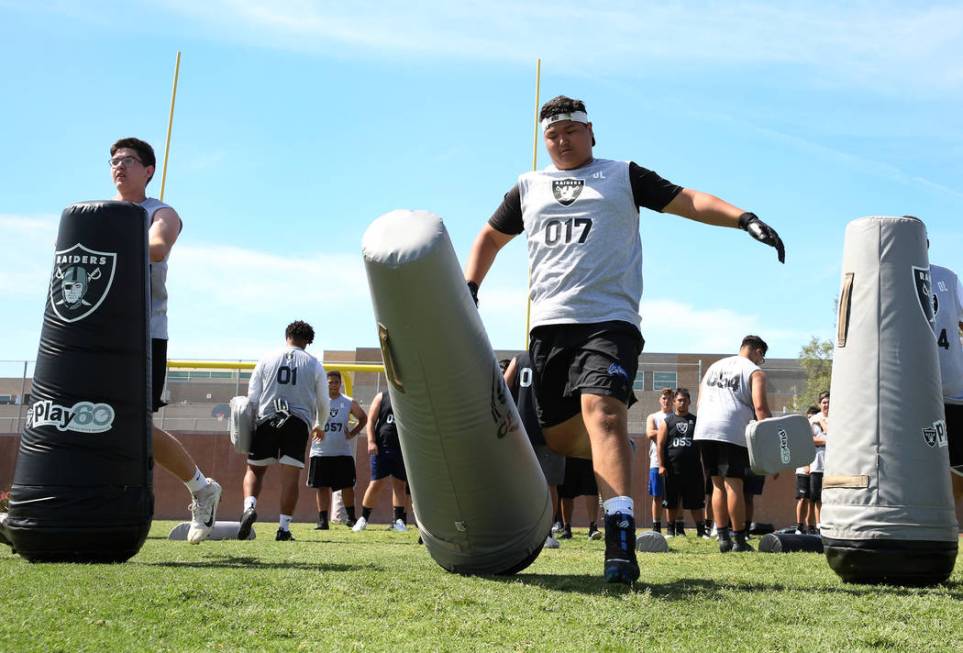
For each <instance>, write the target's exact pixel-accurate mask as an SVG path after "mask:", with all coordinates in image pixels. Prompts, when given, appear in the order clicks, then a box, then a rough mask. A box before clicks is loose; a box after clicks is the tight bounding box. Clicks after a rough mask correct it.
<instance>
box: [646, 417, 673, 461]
mask: <svg viewBox="0 0 963 653" xmlns="http://www.w3.org/2000/svg"><path fill="white" fill-rule="evenodd" d="M671 414H672V413H663V412H662V411H661V410H657V411H655V412H654V413H652V414H651V415H649V417H651V418H652V419H653V421H655V426H656V428H661V427H662V424H663V423H665V418H666V417H668V416H669V415H671ZM646 421H648V418H646ZM658 467H659V445H658V444H656V442H655V440H649V469H658Z"/></svg>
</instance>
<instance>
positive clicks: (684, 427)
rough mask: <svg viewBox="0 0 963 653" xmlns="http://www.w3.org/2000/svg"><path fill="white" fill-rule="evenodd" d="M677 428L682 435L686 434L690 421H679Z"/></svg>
mask: <svg viewBox="0 0 963 653" xmlns="http://www.w3.org/2000/svg"><path fill="white" fill-rule="evenodd" d="M675 428H676V430H677V431H678V432H679V433H680V434H681V435H685V434H687V433H688V432H689V422H679V423H678V424H676V425H675Z"/></svg>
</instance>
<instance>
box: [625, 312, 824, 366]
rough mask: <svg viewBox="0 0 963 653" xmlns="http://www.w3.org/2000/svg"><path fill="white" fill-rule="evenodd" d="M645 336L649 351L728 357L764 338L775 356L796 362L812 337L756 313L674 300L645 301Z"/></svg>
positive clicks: (643, 317)
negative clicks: (748, 339)
mask: <svg viewBox="0 0 963 653" xmlns="http://www.w3.org/2000/svg"><path fill="white" fill-rule="evenodd" d="M640 313H641V314H642V334H643V335H644V336H645V340H646V346H645V348H646V351H652V352H688V353H726V352H734V351H735V350H736V349H738V347H739V343H740V342H741V341H742V338H743V337H744V336H746V335H748V334H750V333H752V334H756V335H759V336H761V337H762V338H763V339H764V340H765V341H766V342H767V343H768V344H769V348H770V351H771V353H772V355H773V356H778V357H780V358H792V357H795V356H796V354H798V351H799V345H800V343H803V342H807V341H808V340H809V338H810V337H811V335H812V334H811V333H808V332H805V331H802V330H799V329H794V328H787V327H785V326H782V325H779V324H775V323H773V322H772V321H771V320H770V319H768V318H765V317H763V316H761V315H758V314H754V313H737V312H735V311H733V310H731V309H728V308H718V307H711V306H710V307H705V308H696V307H695V306H692V305H691V304H685V303H682V302H678V301H674V300H670V299H651V300H643V301H642V305H641V308H640Z"/></svg>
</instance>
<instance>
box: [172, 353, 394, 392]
mask: <svg viewBox="0 0 963 653" xmlns="http://www.w3.org/2000/svg"><path fill="white" fill-rule="evenodd" d="M322 364H323V365H324V369H325V371H327V372H331V371H334V370H337V371H338V372H341V378H342V380H343V381H344V393H345V394H346V395H348V396H351V395H352V394H353V392H352V387H353V385H354V373H355V372H371V373H374V374H379V373H380V374H384V372H385V366H384V365H380V364H378V363H349V362H343V361H331V362H329V363H327V362H326V363H322ZM254 365H255V363H254V362H253V361H248V362H245V361H193V360H184V361H177V360H171V361H167V369H169V370H253V369H254Z"/></svg>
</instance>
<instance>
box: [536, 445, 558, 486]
mask: <svg viewBox="0 0 963 653" xmlns="http://www.w3.org/2000/svg"><path fill="white" fill-rule="evenodd" d="M535 457H536V458H538V466H539V467H541V468H542V473H543V474H545V480H546V481H547V482H548V484H549V485H561V484H562V483H564V482H565V456H563V455H562V454H559V453H555V452H554V451H552V450H551V449H549V448H548V445H545V444H536V445H535Z"/></svg>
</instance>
